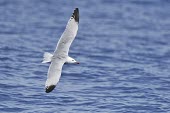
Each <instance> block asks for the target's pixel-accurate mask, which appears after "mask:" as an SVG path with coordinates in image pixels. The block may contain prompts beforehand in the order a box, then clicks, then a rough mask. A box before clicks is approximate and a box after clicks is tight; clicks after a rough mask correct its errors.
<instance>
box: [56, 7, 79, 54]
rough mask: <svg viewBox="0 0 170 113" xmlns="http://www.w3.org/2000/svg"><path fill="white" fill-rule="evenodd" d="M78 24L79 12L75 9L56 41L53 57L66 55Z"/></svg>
mask: <svg viewBox="0 0 170 113" xmlns="http://www.w3.org/2000/svg"><path fill="white" fill-rule="evenodd" d="M78 23H79V10H78V8H75V10H74V13H73V14H72V16H71V18H70V19H69V21H68V23H67V26H66V29H65V31H64V32H63V34H62V35H61V37H60V40H59V41H58V44H57V47H56V50H55V51H54V57H56V56H57V55H68V52H69V48H70V45H71V43H72V42H73V40H74V39H75V36H76V34H77V31H78Z"/></svg>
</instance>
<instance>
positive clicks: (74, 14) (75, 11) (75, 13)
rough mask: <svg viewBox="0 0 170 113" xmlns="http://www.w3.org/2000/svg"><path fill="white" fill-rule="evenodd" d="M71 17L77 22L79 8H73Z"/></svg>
mask: <svg viewBox="0 0 170 113" xmlns="http://www.w3.org/2000/svg"><path fill="white" fill-rule="evenodd" d="M72 17H73V18H74V19H75V21H76V22H78V23H79V9H78V8H75V9H74V13H73V14H72Z"/></svg>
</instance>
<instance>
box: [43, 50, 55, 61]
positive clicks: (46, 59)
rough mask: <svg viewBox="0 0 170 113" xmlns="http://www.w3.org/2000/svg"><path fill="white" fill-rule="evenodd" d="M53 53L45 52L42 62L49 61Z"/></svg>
mask: <svg viewBox="0 0 170 113" xmlns="http://www.w3.org/2000/svg"><path fill="white" fill-rule="evenodd" d="M52 57H53V55H52V54H51V53H48V52H45V53H44V58H43V61H42V63H47V62H51V59H52Z"/></svg>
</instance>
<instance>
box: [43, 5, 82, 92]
mask: <svg viewBox="0 0 170 113" xmlns="http://www.w3.org/2000/svg"><path fill="white" fill-rule="evenodd" d="M78 24H79V9H78V8H75V10H74V12H73V14H72V16H71V17H70V19H69V21H68V23H67V26H66V29H65V31H64V32H63V34H62V35H61V37H60V39H59V41H58V43H57V47H56V49H55V51H54V53H53V54H51V53H48V52H45V53H44V59H43V61H42V63H47V62H51V64H50V66H49V69H48V74H47V80H46V83H45V90H46V93H49V92H51V91H52V90H53V89H54V88H55V87H56V85H57V83H58V81H59V79H60V76H61V71H62V67H63V65H64V63H74V64H79V62H77V61H76V60H75V59H73V58H71V57H70V56H68V52H69V48H70V45H71V43H72V42H73V40H74V39H75V36H76V34H77V31H78Z"/></svg>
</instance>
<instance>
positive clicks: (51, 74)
mask: <svg viewBox="0 0 170 113" xmlns="http://www.w3.org/2000/svg"><path fill="white" fill-rule="evenodd" d="M63 64H64V60H62V59H60V58H56V59H54V60H53V61H52V62H51V64H50V67H49V69H48V76H47V80H46V83H45V87H46V93H49V92H51V91H52V90H53V89H54V88H55V86H56V85H57V83H58V81H59V79H60V76H61V71H62V67H63Z"/></svg>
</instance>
